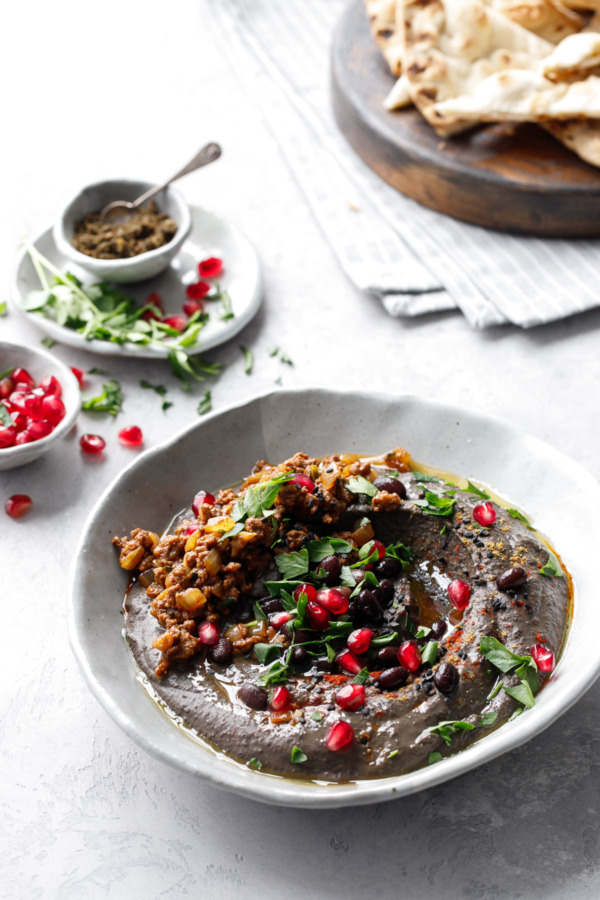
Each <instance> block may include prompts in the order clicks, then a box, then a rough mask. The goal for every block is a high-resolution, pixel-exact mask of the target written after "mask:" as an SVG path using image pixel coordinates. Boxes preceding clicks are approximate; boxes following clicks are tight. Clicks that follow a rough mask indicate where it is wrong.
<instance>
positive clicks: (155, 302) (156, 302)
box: [146, 291, 163, 309]
mask: <svg viewBox="0 0 600 900" xmlns="http://www.w3.org/2000/svg"><path fill="white" fill-rule="evenodd" d="M162 303H163V299H162V297H161V295H160V294H159V293H158V291H153V292H152V293H151V294H148V296H147V298H146V305H147V306H158V308H159V309H161V307H162Z"/></svg>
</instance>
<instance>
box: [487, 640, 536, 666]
mask: <svg viewBox="0 0 600 900" xmlns="http://www.w3.org/2000/svg"><path fill="white" fill-rule="evenodd" d="M479 652H480V653H481V655H482V656H485V658H486V659H489V661H490V662H491V663H492V665H494V666H496V668H497V669H500V671H501V672H504V673H505V674H506V673H507V672H512V671H513V669H516V668H517V667H518V666H520V665H521V664H522V663H524V662H528V661H529V660H530V659H531V657H530V656H517V655H516V653H511V651H510V650H508V648H507V647H505V646H504V644H502V643H501V642H500V641H499V640H497V639H496V638H495V637H488V636H485V635H484V636H483V637H482V638H481V639H480V641H479ZM532 662H533V660H532Z"/></svg>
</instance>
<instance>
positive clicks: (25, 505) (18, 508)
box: [4, 494, 33, 519]
mask: <svg viewBox="0 0 600 900" xmlns="http://www.w3.org/2000/svg"><path fill="white" fill-rule="evenodd" d="M32 506H33V500H32V499H31V497H28V496H27V494H13V495H12V497H9V498H8V500H7V501H6V503H5V504H4V509H5V510H6V515H7V516H10V517H11V519H20V518H21V516H24V515H25V513H26V512H28V510H30V509H31V507H32Z"/></svg>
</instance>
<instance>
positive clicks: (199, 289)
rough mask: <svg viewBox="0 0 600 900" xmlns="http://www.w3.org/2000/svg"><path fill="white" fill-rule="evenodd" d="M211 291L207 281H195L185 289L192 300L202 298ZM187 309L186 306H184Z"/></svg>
mask: <svg viewBox="0 0 600 900" xmlns="http://www.w3.org/2000/svg"><path fill="white" fill-rule="evenodd" d="M209 291H210V284H208V282H206V281H195V282H194V284H188V286H187V287H186V289H185V292H186V294H187V295H188V298H189V299H190V300H202V298H203V297H206V295H207V294H208V292H209ZM184 309H185V307H184Z"/></svg>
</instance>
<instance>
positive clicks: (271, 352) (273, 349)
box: [269, 347, 279, 356]
mask: <svg viewBox="0 0 600 900" xmlns="http://www.w3.org/2000/svg"><path fill="white" fill-rule="evenodd" d="M278 353H279V347H271V349H270V350H269V356H277V354H278Z"/></svg>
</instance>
